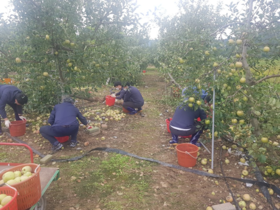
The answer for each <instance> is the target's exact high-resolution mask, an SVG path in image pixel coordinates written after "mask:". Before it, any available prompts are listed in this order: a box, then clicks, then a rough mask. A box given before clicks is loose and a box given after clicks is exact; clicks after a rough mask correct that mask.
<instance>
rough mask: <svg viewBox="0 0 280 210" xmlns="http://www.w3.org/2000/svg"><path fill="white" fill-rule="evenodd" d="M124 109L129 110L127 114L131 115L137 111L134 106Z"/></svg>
mask: <svg viewBox="0 0 280 210" xmlns="http://www.w3.org/2000/svg"><path fill="white" fill-rule="evenodd" d="M126 109H127V110H128V111H129V114H131V115H133V114H136V113H137V111H136V110H135V109H134V108H131V107H127V108H126Z"/></svg>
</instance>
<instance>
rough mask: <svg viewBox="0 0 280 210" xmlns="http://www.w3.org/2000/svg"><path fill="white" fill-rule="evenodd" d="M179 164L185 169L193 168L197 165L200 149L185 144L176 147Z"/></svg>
mask: <svg viewBox="0 0 280 210" xmlns="http://www.w3.org/2000/svg"><path fill="white" fill-rule="evenodd" d="M176 151H177V158H178V164H179V165H180V166H183V167H193V166H195V164H196V159H197V152H198V147H197V146H196V145H194V144H189V143H183V144H178V145H177V146H176Z"/></svg>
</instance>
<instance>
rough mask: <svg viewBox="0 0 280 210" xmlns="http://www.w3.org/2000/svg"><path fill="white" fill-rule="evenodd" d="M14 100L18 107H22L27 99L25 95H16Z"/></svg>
mask: <svg viewBox="0 0 280 210" xmlns="http://www.w3.org/2000/svg"><path fill="white" fill-rule="evenodd" d="M16 100H17V102H18V103H19V104H20V105H24V104H27V102H28V97H27V95H25V94H24V93H18V94H17V95H16Z"/></svg>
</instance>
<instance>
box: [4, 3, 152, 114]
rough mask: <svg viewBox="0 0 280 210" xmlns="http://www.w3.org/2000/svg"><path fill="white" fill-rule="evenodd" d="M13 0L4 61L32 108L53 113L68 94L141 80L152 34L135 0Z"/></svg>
mask: <svg viewBox="0 0 280 210" xmlns="http://www.w3.org/2000/svg"><path fill="white" fill-rule="evenodd" d="M11 2H12V4H13V7H14V12H13V13H12V14H10V15H9V18H8V19H5V18H3V17H2V18H1V20H0V21H1V22H0V36H1V40H0V53H1V56H0V62H1V64H2V67H1V68H5V69H6V70H7V71H8V72H9V75H12V77H14V78H15V80H16V81H18V82H19V84H17V85H18V86H19V88H21V89H22V90H23V91H24V92H25V93H26V94H27V95H28V96H29V103H28V105H27V106H26V108H27V110H30V111H36V112H45V111H48V110H50V109H51V108H52V107H53V105H54V104H56V103H58V102H60V100H61V96H62V95H63V94H70V95H75V97H83V98H85V97H89V96H88V89H89V88H90V89H95V90H96V89H97V88H98V87H101V86H102V85H104V84H105V83H106V81H107V79H108V78H111V81H112V78H114V79H116V80H122V81H129V82H130V80H131V79H132V80H133V82H134V83H135V82H137V81H138V80H139V77H140V75H141V74H140V73H141V71H140V70H141V69H140V66H141V65H142V64H143V63H144V61H145V59H146V54H145V48H144V47H143V43H142V42H143V40H144V41H145V37H146V34H147V33H146V28H145V27H141V26H140V24H139V22H138V21H139V16H138V15H137V14H135V13H134V10H135V9H136V6H137V5H136V4H135V3H133V1H130V2H128V1H126V0H114V1H111V0H110V1H102V0H97V1H93V0H85V1H76V0H61V1H56V0H46V1H42V0H31V1H30V0H28V1H27V0H23V1H22V0H12V1H11ZM85 88H86V91H84V93H83V92H81V90H84V89H85Z"/></svg>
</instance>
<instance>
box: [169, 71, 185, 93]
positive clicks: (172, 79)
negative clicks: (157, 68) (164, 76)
mask: <svg viewBox="0 0 280 210" xmlns="http://www.w3.org/2000/svg"><path fill="white" fill-rule="evenodd" d="M168 76H169V77H170V79H171V82H173V83H174V84H175V85H177V86H178V87H179V89H180V90H182V89H183V88H182V87H181V86H180V85H179V84H178V83H177V82H176V81H175V80H174V78H173V77H172V75H171V74H170V73H169V72H168Z"/></svg>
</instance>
